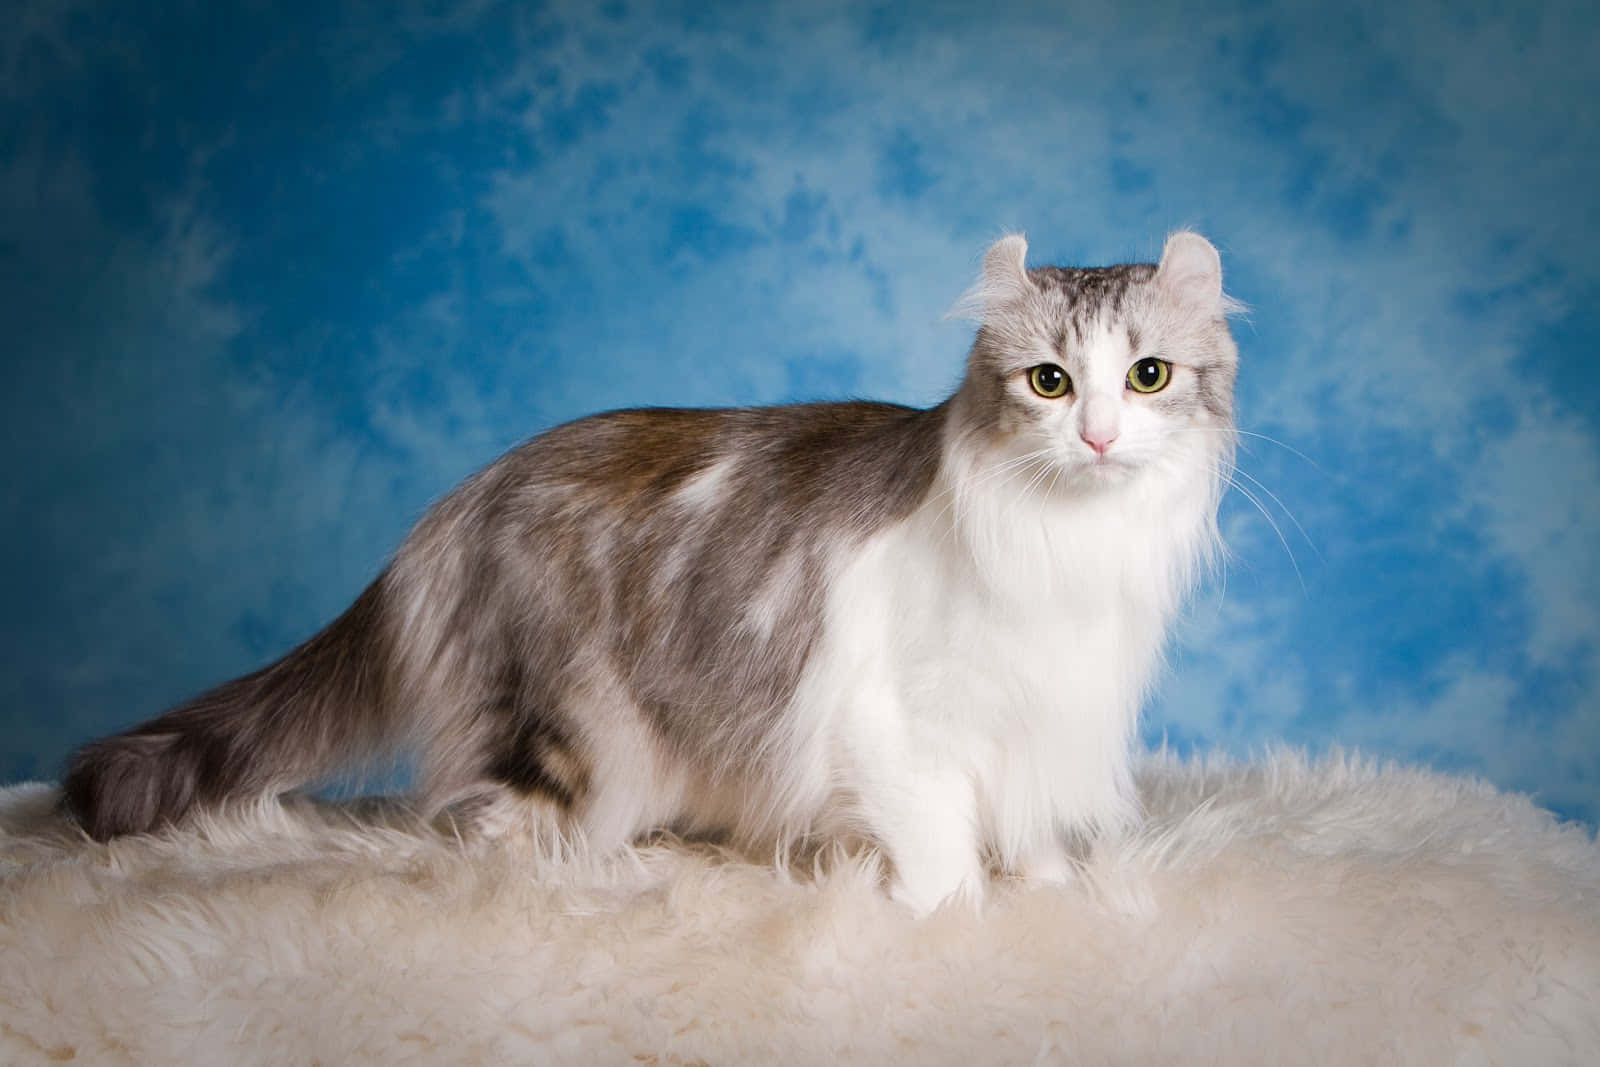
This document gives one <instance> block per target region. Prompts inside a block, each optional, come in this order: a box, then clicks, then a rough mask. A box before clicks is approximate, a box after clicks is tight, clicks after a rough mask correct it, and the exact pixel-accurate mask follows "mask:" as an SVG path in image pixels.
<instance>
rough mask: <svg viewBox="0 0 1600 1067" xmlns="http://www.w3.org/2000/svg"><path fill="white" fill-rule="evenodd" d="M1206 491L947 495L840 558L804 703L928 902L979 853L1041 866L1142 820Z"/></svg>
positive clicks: (902, 880)
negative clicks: (1150, 741) (1067, 842)
mask: <svg viewBox="0 0 1600 1067" xmlns="http://www.w3.org/2000/svg"><path fill="white" fill-rule="evenodd" d="M1205 482H1206V480H1205V479H1197V478H1195V477H1194V476H1193V471H1192V470H1190V471H1184V470H1177V469H1175V470H1172V471H1166V472H1164V471H1161V470H1152V471H1147V472H1143V473H1142V474H1141V475H1140V477H1139V478H1137V479H1130V480H1129V481H1128V482H1127V483H1126V484H1122V485H1115V486H1109V487H1105V488H1104V489H1103V490H1101V491H1098V492H1092V493H1084V494H1075V495H1072V496H1066V495H1063V496H1060V497H1057V498H1055V499H1053V500H1048V501H1046V500H1039V499H1032V500H1029V499H1026V498H1023V499H1019V497H1018V496H1017V494H1016V493H1015V492H1006V491H1004V489H1005V487H999V488H997V489H996V490H994V491H992V492H989V493H983V494H977V495H973V494H968V495H967V496H966V497H964V498H962V499H960V500H959V501H957V502H954V503H953V504H952V502H951V501H950V499H949V497H948V496H947V495H943V494H935V495H934V496H933V497H932V498H931V500H930V502H929V503H928V504H927V505H925V506H924V507H923V508H922V509H920V510H919V511H918V512H916V513H915V514H913V515H912V516H911V517H910V518H908V519H907V520H906V521H904V522H902V523H900V524H897V525H896V526H894V527H892V528H890V529H888V530H885V531H883V532H881V533H879V534H878V535H876V536H875V537H873V538H872V539H871V540H869V541H868V542H867V543H866V544H864V545H863V546H862V547H861V549H860V550H859V552H858V553H857V554H855V555H854V556H853V557H852V558H851V559H849V560H848V561H843V565H842V567H841V569H840V571H839V572H838V573H837V575H836V578H835V581H834V582H833V583H832V587H831V593H830V598H829V604H828V636H827V639H826V641H825V646H826V648H825V650H824V651H823V654H822V655H821V656H819V657H818V660H817V662H816V664H815V670H814V671H813V672H812V673H811V677H810V678H809V679H808V683H807V685H806V687H805V689H806V703H808V704H811V705H812V707H813V708H815V709H816V710H817V711H819V712H822V714H823V717H825V718H827V719H829V720H831V726H832V729H830V730H828V731H827V733H828V735H829V737H828V741H829V748H830V750H831V751H830V753H829V756H828V762H829V763H830V764H831V767H830V777H831V778H832V779H833V780H834V781H835V782H836V783H840V784H842V785H843V786H844V787H845V789H846V791H848V792H849V793H850V794H852V795H853V796H854V798H855V799H856V801H857V802H858V804H859V808H860V810H859V813H858V814H859V817H860V818H861V819H862V820H863V821H864V822H866V823H867V824H868V827H867V828H868V829H869V830H870V831H871V832H873V833H874V834H875V835H876V836H878V837H879V838H880V839H881V840H883V842H884V843H885V845H886V846H887V847H888V850H889V851H890V853H891V856H892V858H893V859H894V861H895V864H896V868H897V871H898V880H899V885H900V891H901V892H902V895H904V896H905V897H906V898H907V899H909V900H910V901H911V902H912V903H913V904H914V905H919V904H920V905H921V906H929V905H928V902H929V901H936V900H937V899H940V898H942V896H943V895H945V894H947V893H948V892H950V891H951V890H952V888H960V887H961V886H963V885H968V884H970V883H974V882H975V881H976V880H977V879H979V878H980V876H981V870H980V869H979V868H978V866H977V865H978V863H979V859H978V857H979V853H980V852H981V851H989V852H992V854H993V855H994V856H995V857H996V858H998V859H999V861H1000V862H1001V863H1002V865H1004V866H1005V867H1007V868H1012V869H1016V868H1018V867H1028V866H1033V865H1037V864H1038V863H1039V862H1041V857H1042V856H1044V855H1045V854H1047V853H1051V852H1053V851H1055V850H1058V848H1059V845H1058V842H1059V838H1060V835H1061V834H1062V833H1063V832H1065V831H1070V830H1085V831H1087V830H1094V829H1100V828H1106V827H1109V826H1111V825H1115V824H1118V823H1120V822H1122V821H1124V820H1125V819H1126V818H1127V817H1128V816H1129V815H1131V814H1132V811H1133V802H1132V797H1131V779H1130V773H1129V764H1130V757H1131V753H1130V745H1131V738H1132V733H1133V730H1134V726H1135V723H1136V721H1137V717H1138V712H1139V707H1140V704H1141V702H1142V699H1143V697H1144V694H1145V690H1146V687H1147V685H1148V683H1149V681H1150V679H1151V676H1152V673H1153V670H1154V668H1155V666H1156V664H1157V663H1158V662H1159V659H1160V653H1161V647H1162V644H1163V640H1164V636H1165V632H1166V628H1167V624H1168V622H1169V621H1170V618H1171V616H1172V614H1173V612H1174V611H1175V609H1176V607H1177V605H1178V604H1179V602H1180V600H1181V598H1182V595H1183V593H1184V592H1185V588H1186V586H1187V584H1188V582H1189V581H1190V579H1191V576H1192V574H1193V571H1194V568H1195V565H1196V560H1197V557H1198V556H1199V555H1200V554H1201V553H1202V552H1203V551H1204V548H1205V546H1206V544H1207V543H1208V537H1209V532H1208V531H1209V530H1210V520H1209V514H1208V511H1209V509H1210V507H1211V506H1212V505H1211V499H1212V498H1211V496H1210V493H1209V491H1208V487H1207V485H1206V484H1205ZM813 702H815V703H813ZM961 850H964V852H965V855H964V856H957V855H956V854H955V853H956V852H957V851H961ZM922 853H927V854H928V855H921V854H922ZM1042 862H1044V863H1045V864H1046V865H1049V863H1050V861H1049V860H1047V859H1045V860H1043V861H1042ZM918 880H920V882H921V883H923V884H908V882H916V881H918ZM952 881H953V882H954V883H955V885H954V886H951V885H948V884H945V883H950V882H952Z"/></svg>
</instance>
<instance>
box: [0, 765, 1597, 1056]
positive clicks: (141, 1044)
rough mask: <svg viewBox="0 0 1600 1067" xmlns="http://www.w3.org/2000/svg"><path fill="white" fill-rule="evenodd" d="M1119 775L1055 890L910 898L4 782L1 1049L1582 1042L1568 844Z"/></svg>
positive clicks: (1359, 780)
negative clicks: (1128, 810)
mask: <svg viewBox="0 0 1600 1067" xmlns="http://www.w3.org/2000/svg"><path fill="white" fill-rule="evenodd" d="M1141 784H1142V789H1143V793H1144V799H1145V805H1146V808H1147V815H1148V817H1147V820H1146V822H1145V824H1144V826H1143V828H1142V830H1141V831H1140V832H1139V833H1137V834H1136V835H1134V836H1131V837H1129V838H1128V839H1125V840H1119V841H1103V842H1100V843H1099V844H1098V845H1096V846H1095V847H1094V848H1093V849H1092V851H1090V852H1089V853H1088V854H1087V855H1085V856H1084V857H1083V863H1082V866H1081V869H1080V871H1079V874H1078V877H1077V880H1076V882H1075V883H1074V884H1071V885H1068V886H1064V887H1063V886H1054V887H1035V886H1029V885H1024V884H1021V883H1018V882H1014V881H1003V880H1002V881H996V882H995V883H994V884H993V885H992V886H991V889H990V892H989V894H988V897H987V899H986V900H985V902H984V904H983V906H982V907H981V909H975V908H973V907H972V906H970V905H964V904H957V905H954V906H950V907H947V908H945V909H942V910H941V911H939V912H938V913H936V914H934V915H933V916H931V917H928V918H926V919H921V920H917V919H913V918H912V917H911V915H909V914H908V913H906V912H904V911H902V910H901V909H899V908H898V907H897V906H896V905H894V904H893V903H892V902H891V901H890V900H889V899H888V897H887V896H886V895H885V894H884V892H883V891H882V889H881V888H880V885H879V882H880V878H881V875H882V871H881V869H880V867H881V865H880V863H879V861H878V860H876V859H875V858H874V857H873V856H872V855H871V854H856V855H831V854H823V855H821V856H818V857H814V858H813V859H811V860H807V861H805V862H804V863H803V864H791V865H790V868H789V869H787V870H783V871H780V870H778V869H776V868H775V867H774V866H773V865H772V864H770V863H767V864H764V863H761V862H759V857H747V856H739V855H735V854H731V853H729V852H726V851H724V850H721V849H718V848H717V847H715V846H714V845H712V844H707V843H703V842H702V843H682V842H676V841H665V840H663V841H655V842H652V843H647V844H643V845H641V846H639V847H638V848H636V849H634V850H631V851H630V852H628V853H627V854H626V855H623V856H620V857H616V856H613V857H609V858H604V859H585V858H581V857H570V856H569V857H567V858H565V859H562V860H560V861H555V860H552V859H550V858H548V857H547V858H542V859H541V858H539V855H538V850H537V849H533V848H528V847H519V844H518V842H516V841H506V842H502V843H499V844H495V845H472V844H470V843H468V844H465V845H464V844H463V843H462V842H461V841H459V840H455V839H452V838H449V837H447V836H445V835H441V834H439V833H436V832H434V831H432V830H430V829H428V828H427V827H423V826H420V825H417V824H416V822H415V820H414V819H412V818H411V817H410V816H409V815H408V814H407V813H406V811H405V809H404V808H403V807H401V806H399V805H392V804H391V805H383V804H372V803H366V804H353V805H333V804H327V803H315V802H312V801H309V800H293V801H288V802H285V803H283V804H278V803H273V804H271V805H269V806H263V807H261V808H259V809H256V810H252V811H249V812H244V813H240V814H237V815H233V816H229V817H228V818H226V819H219V820H216V821H212V822H209V823H207V824H205V825H199V826H195V827H193V828H190V829H186V830H182V831H174V832H171V833H168V834H166V835H164V836H161V837H156V838H144V839H133V840H121V841H118V842H115V843H112V844H110V845H96V844H92V843H89V842H87V841H85V840H83V839H82V838H81V837H80V836H79V835H78V834H77V833H76V831H75V830H74V829H73V828H72V827H71V826H70V825H67V824H65V823H63V822H62V821H61V820H60V819H59V818H58V817H57V816H56V815H54V814H53V813H52V805H53V803H54V800H55V793H54V790H53V789H52V788H51V787H49V786H45V785H25V786H17V787H14V788H11V789H8V790H4V791H0V880H3V885H0V1061H3V1062H5V1063H28V1062H52V1061H65V1060H75V1061H78V1062H87V1063H138V1064H154V1063H207V1064H223V1063H226V1064H252V1063H270V1064H287V1063H295V1064H311V1063H320V1064H325V1065H333V1064H350V1063H383V1064H391V1063H540V1064H548V1063H616V1064H640V1063H643V1064H679V1063H707V1064H756V1063H788V1064H831V1063H872V1064H878V1063H917V1064H940V1063H949V1064H960V1065H962V1067H976V1065H979V1064H1007V1063H1027V1064H1032V1063H1057V1062H1059V1063H1093V1064H1111V1063H1134V1064H1143V1063H1186V1064H1187V1063H1227V1064H1238V1063H1272V1064H1277V1063H1330V1064H1356V1063H1361V1064H1369V1063H1428V1064H1436V1063H1462V1064H1480V1063H1481V1064H1516V1065H1522V1064H1557V1063H1573V1064H1576V1063H1600V849H1597V847H1596V844H1595V841H1594V839H1593V838H1592V837H1591V836H1590V835H1589V834H1588V833H1587V832H1586V831H1585V830H1584V829H1582V828H1580V827H1576V826H1572V825H1561V824H1558V823H1557V822H1556V820H1555V819H1554V818H1553V817H1551V816H1550V815H1548V814H1547V813H1545V812H1543V811H1541V810H1540V809H1538V808H1536V807H1535V806H1534V805H1533V804H1531V803H1530V802H1529V801H1528V800H1526V799H1524V798H1521V797H1516V796H1509V795H1506V794H1502V793H1498V792H1496V791H1494V790H1493V789H1492V788H1490V787H1488V786H1486V785H1483V784H1481V783H1475V782H1471V781H1466V780H1462V779H1457V778H1449V777H1443V776H1440V775H1436V774H1431V773H1426V772H1421V771H1416V770H1406V769H1398V768H1393V767H1378V766H1375V765H1373V764H1370V763H1368V762H1365V761H1362V760H1359V759H1354V758H1351V757H1347V756H1340V755H1335V756H1332V757H1329V758H1327V759H1323V760H1319V761H1316V762H1311V761H1308V760H1306V759H1305V758H1303V757H1301V756H1298V755H1295V754H1293V753H1279V754H1275V755H1272V756H1270V757H1268V758H1266V759H1263V760H1261V761H1259V762H1257V763H1254V764H1230V763H1224V762H1216V761H1196V762H1182V761H1179V760H1177V759H1174V758H1170V757H1165V756H1154V757H1151V758H1150V759H1149V760H1148V761H1147V763H1146V765H1145V766H1144V769H1143V771H1142V776H1141ZM523 844H526V843H523Z"/></svg>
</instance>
